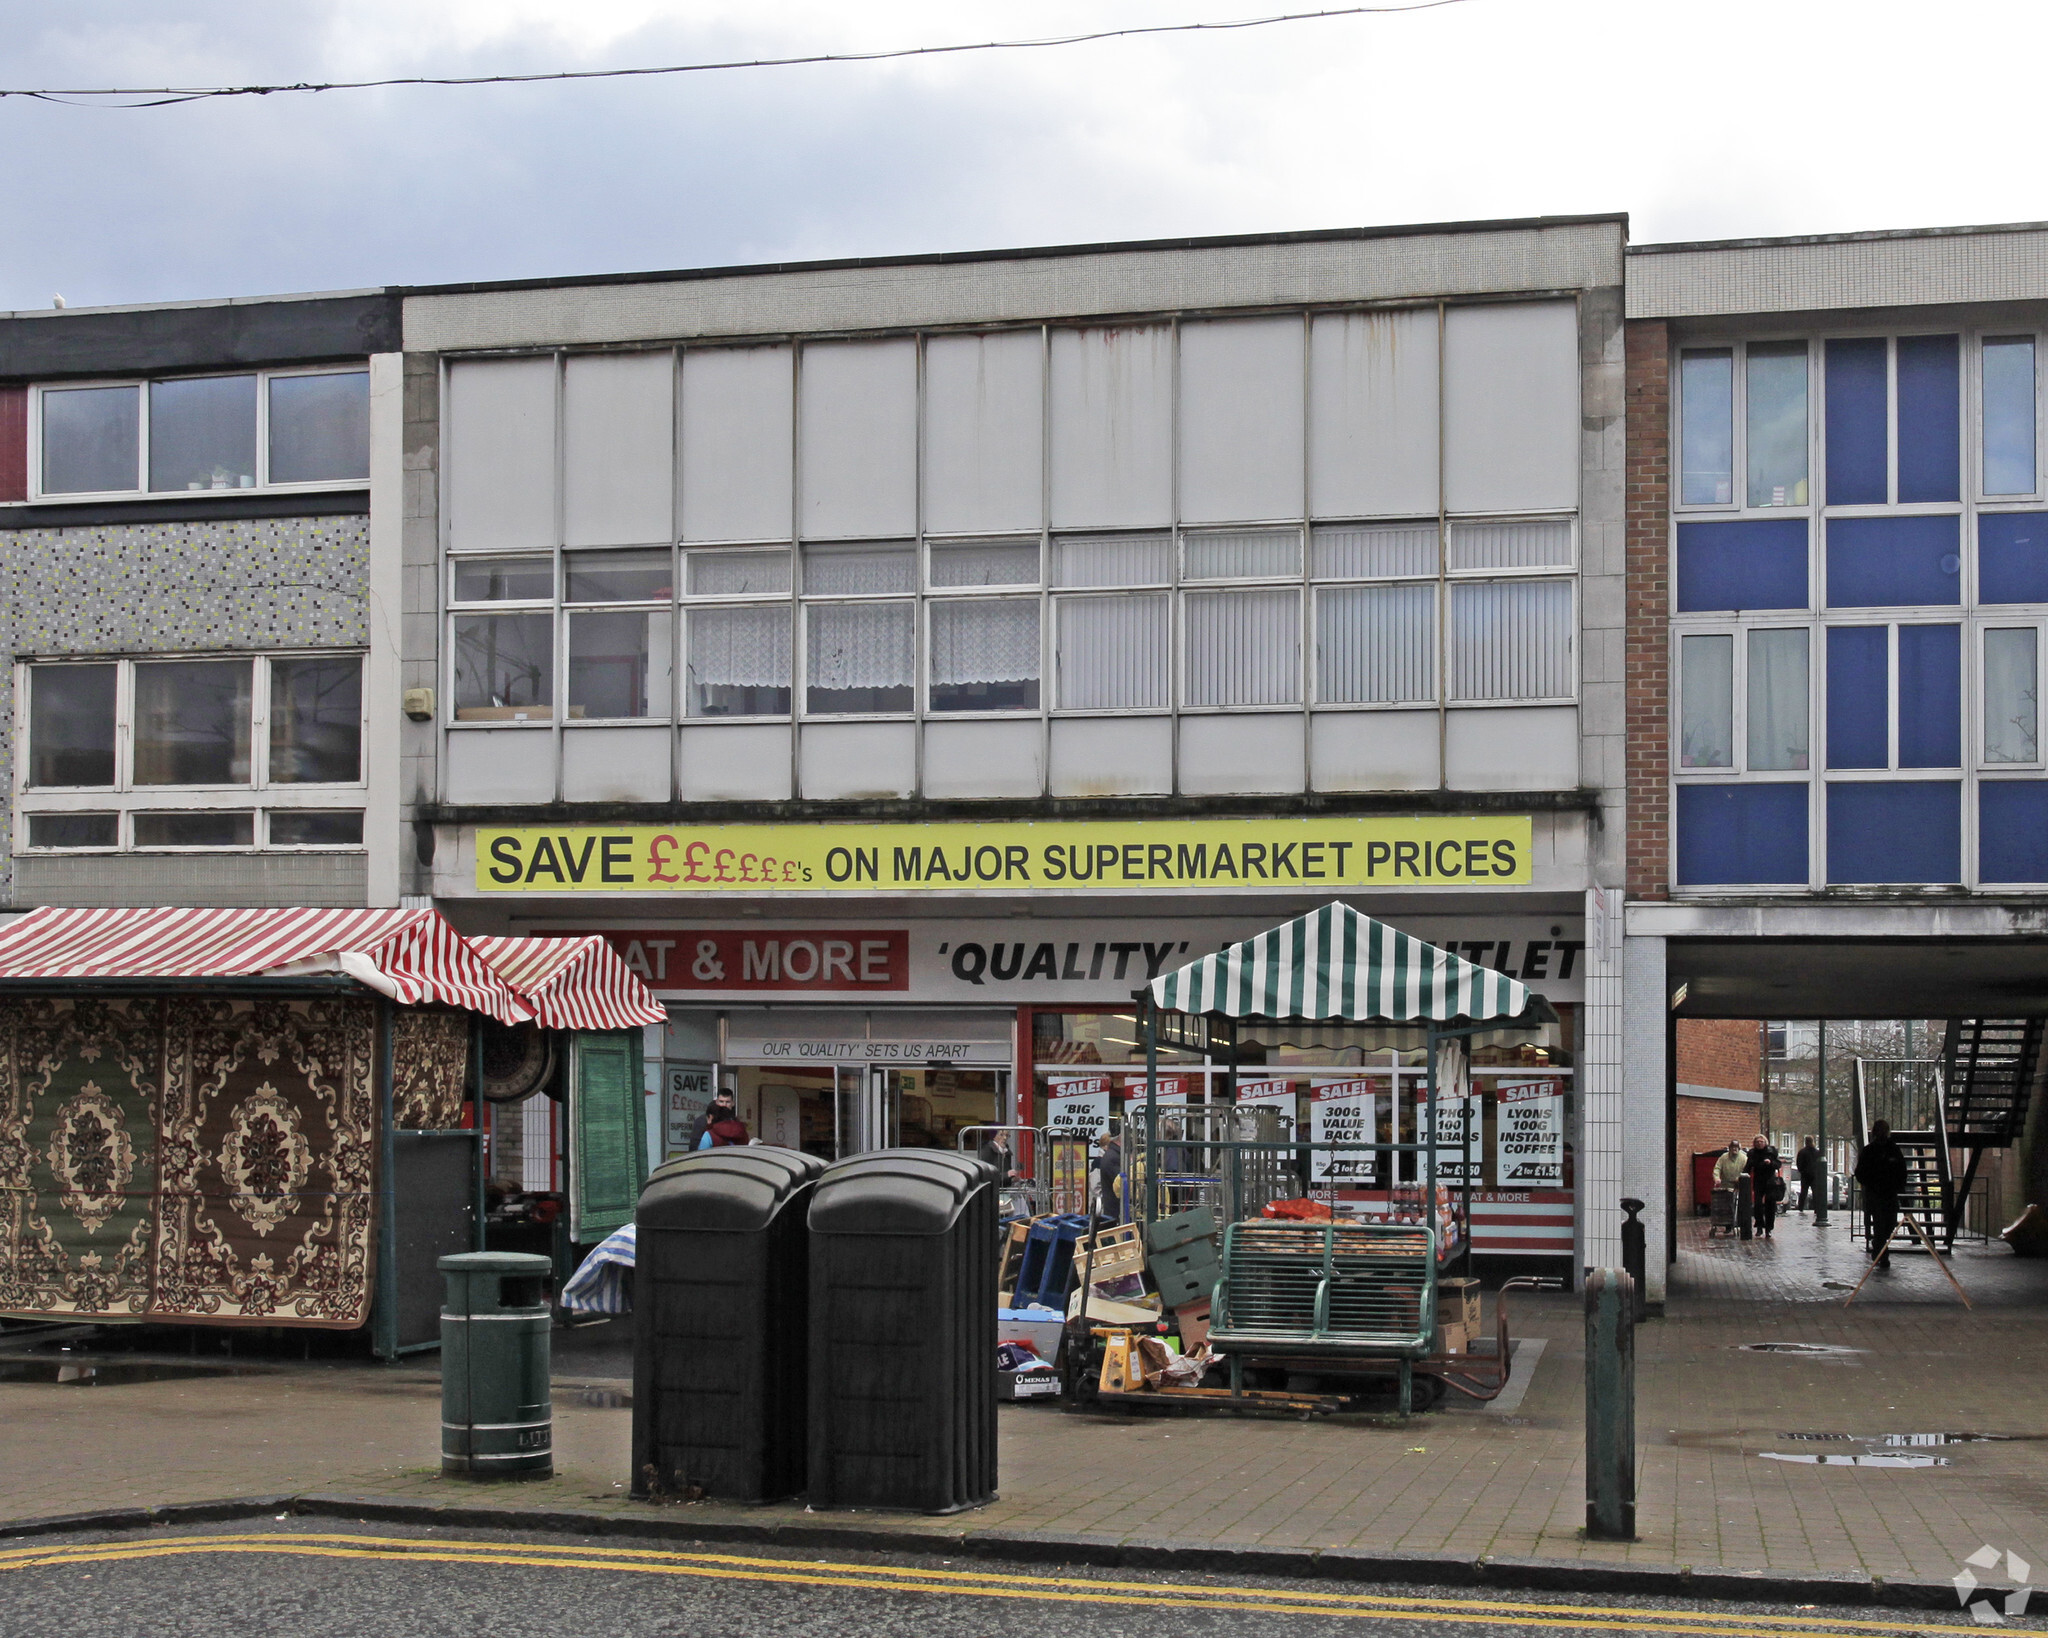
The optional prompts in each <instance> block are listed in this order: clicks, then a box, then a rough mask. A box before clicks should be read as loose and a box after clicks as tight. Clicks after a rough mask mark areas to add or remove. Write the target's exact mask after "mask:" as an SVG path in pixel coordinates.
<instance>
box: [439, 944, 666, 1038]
mask: <svg viewBox="0 0 2048 1638" xmlns="http://www.w3.org/2000/svg"><path fill="white" fill-rule="evenodd" d="M469 942H470V946H471V947H472V948H473V949H475V950H476V952H477V953H478V954H479V955H481V956H482V957H483V958H484V960H486V961H488V962H489V963H490V964H491V965H492V966H493V967H495V968H496V969H497V970H498V975H499V977H501V978H503V979H504V980H505V982H506V983H507V984H510V985H511V986H512V988H513V989H515V990H517V991H518V992H519V995H520V998H521V999H522V1000H524V1001H525V1002H526V1004H527V1005H528V1006H529V1007H531V1008H532V1009H533V1015H534V1017H535V1018H536V1019H537V1020H538V1021H539V1022H540V1023H541V1024H542V1025H543V1026H545V1027H546V1028H548V1029H632V1028H634V1027H635V1026H637V1025H640V1024H665V1023H667V1022H668V1010H667V1009H666V1008H665V1007H663V1006H662V1005H661V1003H660V1002H658V1001H656V1000H655V999H654V992H653V991H652V990H650V989H648V987H647V986H646V985H645V984H643V983H641V982H640V979H639V977H638V975H637V974H635V973H634V971H633V969H632V968H630V967H628V966H627V965H626V964H625V962H624V961H622V960H620V959H619V953H618V951H616V950H614V949H613V948H612V947H611V944H610V942H609V941H608V940H605V939H602V938H598V937H597V936H595V935H594V934H593V935H591V936H589V937H585V938H498V937H478V936H472V937H471V939H470V941H469Z"/></svg>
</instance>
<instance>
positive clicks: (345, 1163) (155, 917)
mask: <svg viewBox="0 0 2048 1638" xmlns="http://www.w3.org/2000/svg"><path fill="white" fill-rule="evenodd" d="M532 1016H533V1013H532V1009H531V1008H530V1007H529V1006H528V1005H527V1004H526V1003H525V1002H523V1001H522V1000H521V999H520V997H519V996H518V995H517V994H516V993H515V991H514V990H513V988H512V987H511V986H510V985H509V984H508V983H507V982H506V980H505V979H504V978H503V977H501V976H500V975H499V973H498V972H497V971H495V970H494V969H493V968H492V966H491V965H490V964H488V963H487V962H486V961H485V960H484V959H483V958H482V957H481V956H480V955H478V953H477V952H476V951H475V950H474V949H473V948H472V947H471V946H470V945H469V943H468V942H467V941H465V940H464V939H463V938H462V937H461V935H460V934H458V933H457V932H456V931H455V929H454V928H453V927H452V926H450V925H449V923H448V922H447V921H445V920H444V919H443V918H442V917H441V916H440V915H439V914H437V913H436V912H434V911H432V910H323V909H269V910H264V909H240V910H223V909H96V910H65V909H42V910H36V911H33V912H31V913H30V914H28V915H26V916H24V917H22V918H21V919H20V920H18V921H16V922H14V923H12V924H11V925H9V926H8V927H6V928H5V930H4V931H0V1316H5V1317H9V1318H19V1319H44V1320H47V1319H58V1318H89V1319H92V1320H95V1321H98V1322H102V1323H105V1322H110V1321H148V1322H152V1323H174V1324H198V1325H215V1326H237V1325H240V1326H256V1325H260V1326H301V1327H322V1328H327V1329H335V1330H352V1329H356V1328H360V1327H363V1326H365V1325H367V1326H369V1328H370V1339H371V1341H372V1344H373V1346H374V1348H375V1350H376V1352H377V1353H378V1354H379V1355H381V1356H383V1357H387V1358H389V1357H392V1356H395V1355H396V1354H398V1353H401V1352H405V1351H408V1350H410V1349H412V1348H416V1347H423V1346H432V1345H433V1344H434V1341H435V1338H436V1337H437V1336H438V1317H437V1316H438V1311H439V1299H440V1280H439V1276H438V1275H437V1274H436V1272H435V1269H434V1259H435V1258H436V1257H437V1256H439V1255H442V1254H444V1253H446V1252H449V1251H461V1250H467V1249H470V1248H471V1247H472V1246H474V1245H476V1244H477V1243H478V1241H479V1239H480V1228H481V1224H480V1222H479V1220H478V1216H477V1211H476V1202H477V1198H478V1195H479V1192H480V1189H479V1185H480V1171H479V1157H478V1154H477V1146H478V1140H479V1136H480V1134H479V1133H478V1131H477V1130H476V1129H475V1127H474V1125H473V1123H471V1122H470V1121H469V1120H468V1119H467V1118H466V1112H465V1107H464V1106H465V1102H466V1100H467V1098H468V1095H469V1077H470V1068H471V1051H470V1046H471V1033H472V1020H474V1019H476V1018H485V1019H490V1020H494V1021H496V1022H498V1023H503V1024H518V1023H522V1022H524V1021H526V1020H528V1019H530V1018H531V1017H532Z"/></svg>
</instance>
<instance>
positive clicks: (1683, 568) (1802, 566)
mask: <svg viewBox="0 0 2048 1638" xmlns="http://www.w3.org/2000/svg"><path fill="white" fill-rule="evenodd" d="M1806 606H1807V602H1806V519H1804V518H1757V519H1753V520H1749V521H1744V522H1732V521H1731V522H1725V523H1681V524H1680V525H1679V526H1678V611H1679V613H1681V614H1696V613H1701V612H1707V611H1714V610H1719V609H1803V608H1805V607H1806Z"/></svg>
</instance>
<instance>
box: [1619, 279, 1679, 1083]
mask: <svg viewBox="0 0 2048 1638" xmlns="http://www.w3.org/2000/svg"><path fill="white" fill-rule="evenodd" d="M1627 347H1628V385H1627V400H1628V463H1627V481H1628V498H1627V511H1628V518H1627V540H1628V546H1627V556H1628V594H1627V598H1628V624H1627V634H1626V641H1627V652H1628V663H1627V669H1626V694H1627V717H1628V896H1629V897H1630V898H1632V899H1661V898H1665V897H1668V896H1669V891H1670V889H1669V883H1670V868H1669V866H1670V859H1671V691H1670V681H1671V641H1670V611H1671V596H1670V585H1671V532H1670V517H1671V350H1670V336H1669V334H1668V332H1667V329H1666V326H1665V325H1664V323H1663V321H1661V320H1647V319H1638V320H1634V321H1632V322H1631V323H1630V324H1629V326H1628V338H1627ZM1680 1079H1681V1080H1682V1079H1684V1077H1683V1076H1680Z"/></svg>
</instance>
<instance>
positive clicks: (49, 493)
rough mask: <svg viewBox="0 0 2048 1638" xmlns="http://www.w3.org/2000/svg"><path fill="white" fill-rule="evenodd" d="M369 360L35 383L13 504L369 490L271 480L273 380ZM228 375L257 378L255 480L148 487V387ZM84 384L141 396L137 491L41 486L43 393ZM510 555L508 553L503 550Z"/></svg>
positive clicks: (323, 481) (357, 484)
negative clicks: (228, 485) (23, 495)
mask: <svg viewBox="0 0 2048 1638" xmlns="http://www.w3.org/2000/svg"><path fill="white" fill-rule="evenodd" d="M369 368H370V366H369V361H368V360H367V359H364V360H363V361H362V362H360V363H352V364H307V365H281V366H279V367H277V368H275V369H257V370H238V369H219V368H215V369H206V370H178V371H174V372H170V373H167V374H163V375H115V376H92V377H86V378H82V379H80V380H77V381H37V382H33V383H31V384H30V387H29V413H28V497H27V499H26V500H20V501H9V502H6V503H4V504H6V505H10V506H71V505H83V504H86V503H88V502H90V503H94V504H97V503H100V502H104V501H165V500H172V499H177V498H190V497H193V496H199V495H206V496H219V495H302V494H327V493H330V492H332V491H335V490H351V489H367V488H369V487H370V479H369V475H368V474H367V473H365V474H364V475H363V476H362V477H360V478H316V479H310V480H302V481H300V482H297V483H273V482H272V481H271V479H270V383H271V382H272V381H273V380H282V379H286V378H291V377H299V376H315V375H365V376H366V375H367V374H368V373H369ZM227 376H250V377H253V378H254V380H255V382H256V482H255V483H254V484H252V485H251V486H250V487H248V488H246V489H242V488H236V489H151V488H150V487H149V413H150V412H149V398H150V394H149V389H150V387H151V385H152V384H153V383H156V382H164V381H211V380H217V379H220V378H222V377H227ZM86 387H133V388H135V389H136V397H137V400H138V403H137V407H136V426H135V487H134V488H133V489H57V490H46V489H44V488H43V397H44V395H45V394H46V393H53V392H69V391H72V390H75V389H78V388H86ZM500 555H506V554H500Z"/></svg>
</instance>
